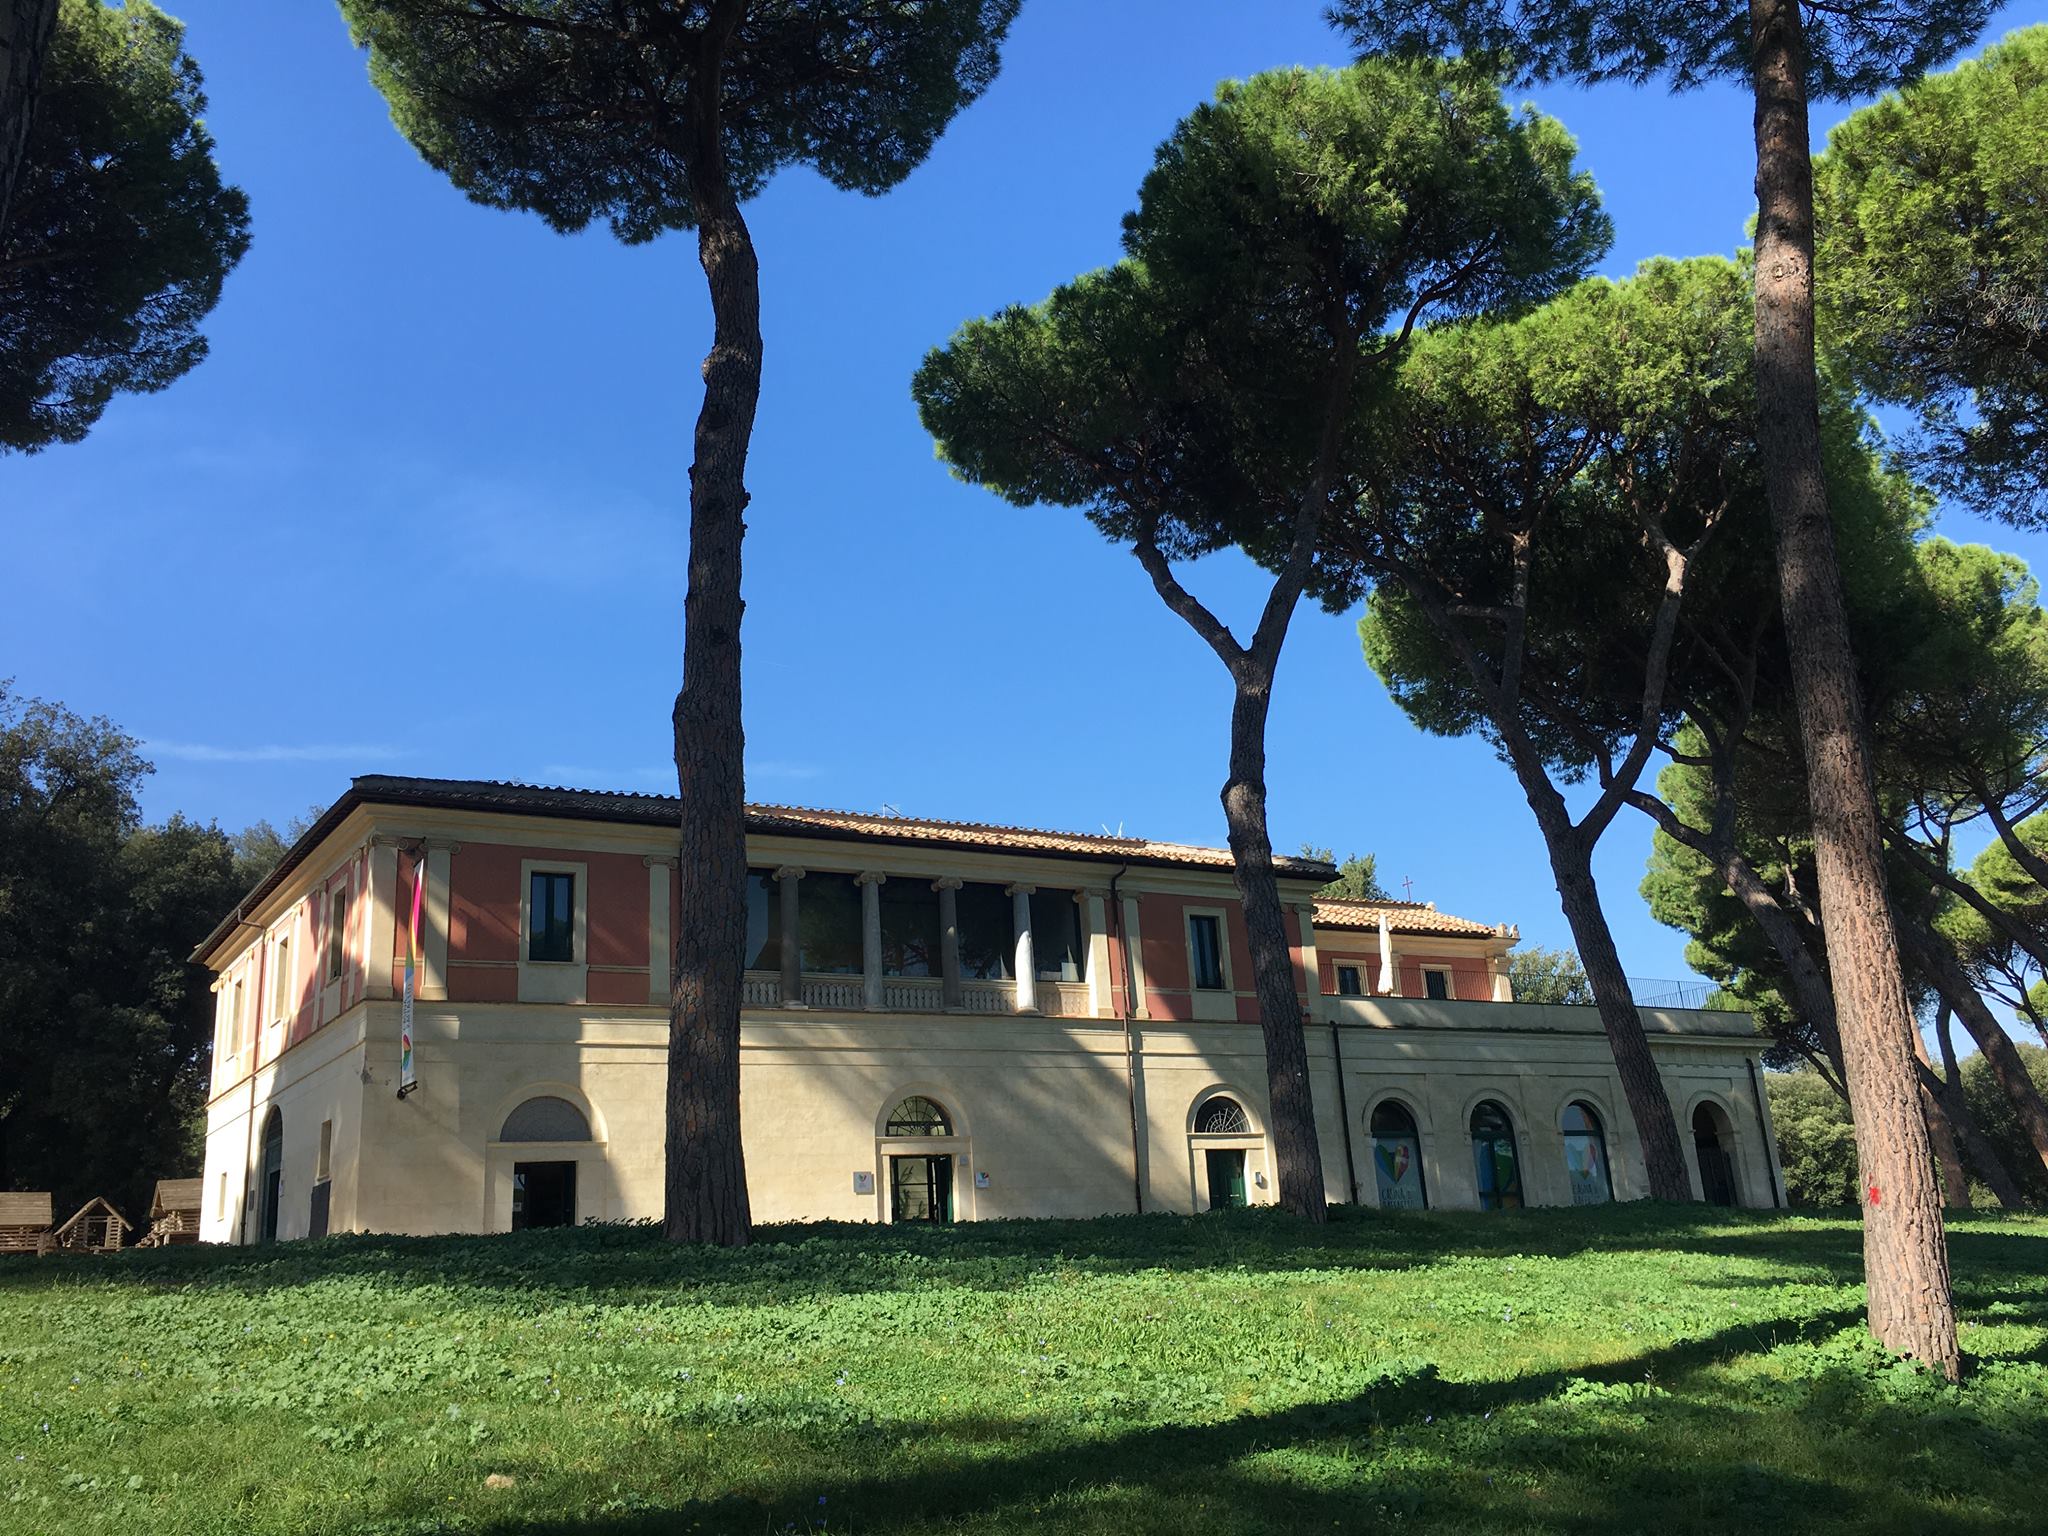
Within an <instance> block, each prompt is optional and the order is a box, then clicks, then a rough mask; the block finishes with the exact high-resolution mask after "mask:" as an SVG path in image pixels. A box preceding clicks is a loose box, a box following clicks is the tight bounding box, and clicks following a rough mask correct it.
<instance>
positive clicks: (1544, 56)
mask: <svg viewBox="0 0 2048 1536" xmlns="http://www.w3.org/2000/svg"><path fill="white" fill-rule="evenodd" d="M1800 9H1801V13H1802V20H1803V22H1804V26H1805V33H1806V51H1807V64H1808V68H1807V92H1808V94H1809V95H1811V96H1813V97H1816V98H1820V97H1826V98H1832V99H1835V100H1844V99H1850V98H1854V97H1858V96H1869V95H1873V94H1875V93H1876V92H1878V91H1882V90H1887V89H1889V88H1890V87H1892V86H1894V85H1897V84H1899V83H1900V82H1901V81H1904V80H1910V79H1912V78H1914V77H1915V76H1917V75H1919V74H1921V73H1922V72H1924V71H1926V70H1928V69H1931V68H1933V67H1934V66H1935V65H1936V64H1939V63H1941V62H1942V60H1944V59H1947V58H1949V57H1951V56H1952V55H1953V54H1954V53H1955V52H1956V51H1957V50H1958V49H1960V48H1964V47H1967V46H1968V45H1969V43H1970V41H1971V40H1972V39H1973V38H1974V37H1976V35H1977V33H1978V31H1979V29H1981V28H1982V27H1983V25H1984V23H1985V21H1986V20H1987V19H1989V17H1990V16H1991V14H1992V12H1994V11H1995V10H1997V9H1998V7H1997V5H1996V4H1993V3H1990V0H1966V3H1960V4H1958V3H1955V0H1948V3H1932V4H1926V5H1910V4H1906V3H1903V0H1803V3H1802V4H1801V7H1800ZM1329 15H1330V20H1331V21H1332V22H1333V23H1334V24H1335V25H1336V26H1338V27H1339V28H1340V29H1342V30H1343V31H1345V32H1348V33H1349V34H1350V35H1351V37H1352V39H1353V41H1354V42H1355V43H1356V44H1357V46H1358V48H1359V50H1360V51H1361V52H1364V53H1422V54H1446V53H1462V54H1469V55H1474V56H1477V57H1481V58H1487V59H1491V60H1494V61H1495V62H1496V63H1497V64H1498V65H1500V66H1501V67H1502V68H1503V69H1505V70H1507V71H1508V72H1510V73H1512V74H1513V75H1514V76H1515V77H1516V78H1518V79H1524V80H1572V81H1580V82H1583V83H1586V84H1594V83H1597V82H1600V81H1605V80H1622V81H1627V82H1628V83H1629V84H1631V85H1643V84H1647V83H1648V82H1649V81H1652V80H1665V81H1667V82H1668V83H1669V84H1670V86H1671V88H1672V89H1673V90H1680V91H1683V90H1690V89H1692V88H1693V87H1695V86H1700V85H1704V84H1705V83H1706V82H1707V81H1709V80H1723V79H1734V80H1740V81H1744V82H1747V81H1748V80H1749V78H1750V13H1749V5H1748V4H1747V0H1628V3H1620V0H1339V3H1337V4H1335V5H1332V6H1331V7H1330V8H1329Z"/></svg>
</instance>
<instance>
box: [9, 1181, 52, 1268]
mask: <svg viewBox="0 0 2048 1536" xmlns="http://www.w3.org/2000/svg"><path fill="white" fill-rule="evenodd" d="M54 1246H55V1239H54V1238H53V1237H52V1235H51V1233H50V1192H49V1191H48V1190H47V1189H45V1190H39V1191H36V1192H34V1193H28V1192H24V1191H16V1192H0V1253H34V1254H44V1253H48V1252H49V1251H50V1249H51V1248H52V1247H54Z"/></svg>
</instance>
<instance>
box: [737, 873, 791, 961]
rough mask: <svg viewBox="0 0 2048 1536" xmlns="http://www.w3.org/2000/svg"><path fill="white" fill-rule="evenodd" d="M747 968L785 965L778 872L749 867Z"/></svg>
mask: <svg viewBox="0 0 2048 1536" xmlns="http://www.w3.org/2000/svg"><path fill="white" fill-rule="evenodd" d="M746 955H747V969H748V970H750V971H779V970H781V969H782V892H781V889H780V887H779V886H778V885H777V884H776V881H775V872H774V871H773V870H767V869H750V870H748V871H747V949H746Z"/></svg>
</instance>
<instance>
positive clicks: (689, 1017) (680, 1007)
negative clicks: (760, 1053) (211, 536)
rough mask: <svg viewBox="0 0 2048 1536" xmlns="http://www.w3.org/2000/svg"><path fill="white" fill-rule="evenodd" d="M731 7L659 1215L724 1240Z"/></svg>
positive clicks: (742, 1173)
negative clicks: (727, 132)
mask: <svg viewBox="0 0 2048 1536" xmlns="http://www.w3.org/2000/svg"><path fill="white" fill-rule="evenodd" d="M743 10H744V6H743V5H739V6H735V5H730V4H723V5H720V6H719V7H718V8H717V11H716V12H715V13H714V15H713V17H712V19H711V20H710V21H709V22H707V23H706V33H707V38H706V49H705V62H704V64H703V65H702V66H701V67H700V72H699V76H698V79H697V81H696V82H695V89H694V90H693V93H692V97H693V102H692V105H693V113H692V117H693V122H692V128H693V138H694V141H695V151H696V152H695V154H694V156H693V158H692V160H691V165H690V172H691V176H690V187H691V193H692V196H693V198H694V200H695V202H696V212H697V256H698V260H699V261H700V262H701V263H702V264H703V267H704V276H705V279H706V281H707V282H708V283H709V285H710V289H711V312H712V321H713V324H712V341H711V351H710V354H709V355H708V356H707V357H706V358H705V359H704V400H703V404H702V405H701V407H700V408H699V410H698V413H697V436H696V459H695V462H694V463H692V464H691V466H690V565H689V591H688V594H687V596H686V597H685V599H684V605H683V687H682V692H681V693H680V694H678V695H677V697H676V705H675V758H676V788H677V790H678V792H679V793H680V794H681V796H682V802H683V809H682V826H681V834H682V838H681V851H680V883H679V897H680V899H679V901H678V903H677V907H678V910H677V913H676V925H675V933H676V938H675V974H674V976H673V978H672V979H671V991H670V994H669V1026H668V1033H669V1059H668V1146H667V1162H666V1175H667V1177H666V1189H665V1194H666V1208H667V1217H666V1228H667V1234H668V1238H669V1241H671V1242H678V1243H685V1242H690V1243H718V1244H722V1245H725V1246H728V1247H737V1246H739V1245H741V1244H744V1243H746V1242H747V1241H748V1240H749V1239H750V1237H751V1236H752V1233H753V1214H752V1211H751V1209H750V1207H749V1205H748V1202H747V1172H746V1161H745V1155H744V1152H743V1150H742V1147H741V1142H740V984H741V970H742V967H743V966H744V964H745V956H744V954H743V951H744V949H745V947H746V928H747V905H746V881H747V830H746V768H745V761H746V759H745V739H744V736H743V734H742V732H741V727H740V615H741V610H742V607H743V604H742V603H741V601H740V543H741V540H742V538H743V537H744V536H745V533H746V521H745V518H746V509H747V490H746V469H747V446H748V444H749V442H750V441H751V440H752V437H753V431H754V409H755V406H756V405H757V403H758V402H759V400H760V395H761V274H760V267H759V264H758V262H757V261H756V260H755V256H754V243H753V238H752V236H751V235H750V234H749V233H748V231H747V224H746V220H745V219H744V218H743V217H742V216H741V213H740V208H739V203H738V201H737V199H736V198H735V197H734V195H733V191H732V188H731V186H730V184H729V182H728V180H727V175H726V168H725V156H724V149H723V143H722V140H721V137H720V134H721V127H720V124H719V120H718V105H717V104H718V96H719V81H720V73H721V68H722V55H723V46H724V39H723V38H721V37H719V36H718V28H719V25H720V21H721V16H720V15H719V14H718V13H724V17H723V19H724V21H725V36H726V37H729V36H730V34H731V28H732V27H733V26H735V25H737V21H738V13H739V12H741V11H743Z"/></svg>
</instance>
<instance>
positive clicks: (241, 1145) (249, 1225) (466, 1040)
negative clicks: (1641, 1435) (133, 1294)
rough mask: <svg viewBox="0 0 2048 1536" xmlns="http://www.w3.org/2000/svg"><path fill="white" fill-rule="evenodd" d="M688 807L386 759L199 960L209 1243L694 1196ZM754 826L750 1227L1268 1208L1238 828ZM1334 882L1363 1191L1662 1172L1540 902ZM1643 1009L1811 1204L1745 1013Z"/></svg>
mask: <svg viewBox="0 0 2048 1536" xmlns="http://www.w3.org/2000/svg"><path fill="white" fill-rule="evenodd" d="M676 814H677V808H676V803H675V801H674V800H673V799H671V798H667V797H661V796H653V795H626V794H605V793H595V792H588V791H581V790H564V789H539V788H530V787H525V786H519V785H510V784H496V783H476V782H467V781H452V780H433V779H413V778H393V777H382V776H379V777H367V778H359V779H357V780H355V781H354V784H353V785H352V787H351V788H350V789H349V790H348V792H347V793H346V794H344V795H343V796H342V797H341V799H340V800H338V801H336V802H335V804H334V805H333V806H332V807H330V808H329V809H328V811H327V812H326V813H325V814H324V815H323V816H321V817H320V819H319V820H318V822H316V823H315V825H314V826H313V827H312V828H311V829H310V830H309V831H308V832H307V833H306V835H305V836H304V837H302V838H301V839H300V840H299V841H298V843H297V844H296V845H295V846H294V847H293V848H292V849H291V851H290V852H289V853H288V854H287V855H286V857H285V858H284V860H283V862H282V863H281V864H280V865H279V866H278V868H277V869H276V870H275V871H274V872H273V873H272V874H271V875H270V876H269V877H268V878H266V879H265V880H264V881H263V882H262V883H261V884H260V885H259V886H258V887H257V888H256V889H255V890H254V891H252V892H251V893H250V894H249V896H248V897H247V898H246V899H245V900H244V901H243V902H242V903H241V905H240V906H238V907H237V908H236V910H235V911H234V912H232V913H230V914H229V915H228V916H227V917H226V918H224V919H223V920H222V922H221V923H220V925H219V927H218V928H217V929H216V930H215V931H214V933H213V934H212V935H211V936H210V937H209V938H208V939H207V940H206V942H205V943H204V944H202V945H201V946H200V948H199V949H198V951H197V952H196V954H195V959H196V960H198V961H199V962H201V963H203V964H205V965H207V966H208V967H210V968H211V969H212V970H213V971H214V973H215V976H216V980H215V991H216V994H217V997H218V1025H217V1032H216V1036H215V1046H214V1053H213V1079H212V1084H211V1095H210V1100H209V1104H208V1111H207V1134H206V1169H205V1175H204V1190H203V1206H202V1222H201V1228H202V1236H203V1237H204V1238H205V1239H207V1240H210V1241H216V1242H255V1241H261V1240H265V1239H269V1238H286V1237H303V1236H307V1235H309V1234H312V1235H318V1234H321V1233H325V1232H331V1231H333V1232H339V1231H374V1232H412V1233H430V1232H493V1231H505V1230H508V1229H511V1228H516V1227H523V1226H538V1225H549V1224H561V1223H565V1222H573V1221H605V1220H630V1219H637V1218H646V1217H656V1216H659V1215H660V1213H661V1205H662V1152H663V1139H664V1105H665V1087H666V1065H667V1039H668V1016H667V1002H668V997H667V994H668V957H669V954H670V948H671V937H672V934H673V932H674V924H675V923H676V922H678V921H686V920H687V914H684V913H679V912H678V910H677V887H676V870H675V860H676V853H675V849H676V841H675V831H674V828H675V822H676ZM747 848H748V860H749V865H750V868H749V872H748V876H747V897H748V903H749V905H748V932H747V940H746V945H747V970H746V977H745V1007H744V1012H743V1014H742V1017H741V1102H742V1110H743V1135H744V1140H745V1147H746V1160H747V1174H748V1180H749V1188H750V1195H751V1200H752V1205H753V1211H754V1216H755V1219H756V1220H759V1221H787V1220H798V1219H819V1218H834V1219H842V1220H855V1221H863V1220H864V1221H905V1220H977V1219H989V1218H993V1217H1005V1216H1095V1215H1100V1214H1103V1213H1110V1212H1127V1211H1135V1210H1144V1211H1154V1210H1176V1211H1197V1210H1204V1209H1207V1208H1209V1207H1211V1206H1216V1205H1227V1204H1242V1203H1253V1204H1258V1203H1264V1202H1267V1201H1270V1200H1272V1199H1273V1198H1274V1194H1275V1191H1274V1188H1273V1163H1272V1155H1271V1144H1270V1138H1269V1134H1268V1126H1267V1122H1266V1112H1265V1105H1266V1072H1265V1059H1264V1051H1263V1044H1262V1039H1261V1032H1260V1029H1259V1024H1258V1018H1259V1014H1258V1005H1257V999H1256V997H1255V995H1254V993H1253V990H1252V984H1251V973H1252V967H1251V954H1250V950H1249V946H1248V944H1247V940H1246V936H1245V929H1244V923H1243V919H1242V916H1241V914H1240V911H1239V907H1238V901H1237V893H1236V890H1235V887H1234V885H1233V883H1232V878H1231V864H1230V856H1229V854H1228V853H1227V852H1225V851H1223V850H1221V849H1215V848H1197V847H1188V846H1182V845H1178V844H1163V843H1153V842H1147V841H1144V840H1142V839H1138V838H1127V837H1108V836H1093V835H1083V834H1075V833H1061V832H1041V831H1032V830H1026V829H1021V828H1015V827H1001V826H983V825H976V824H967V823H959V822H944V821H923V820H917V819H914V818H909V817H899V816H873V815H858V814H851V813H846V812H838V811H817V810H802V809H795V808H789V807H783V806H752V807H749V809H748V822H747ZM1332 873H1333V872H1332V871H1331V869H1330V868H1329V866H1328V865H1326V864H1322V863H1319V862H1316V861H1313V860H1302V859H1282V860H1280V861H1279V879H1280V888H1281V893H1282V897H1283V900H1284V902H1285V904H1286V908H1287V918H1286V921H1287V937H1288V944H1289V950H1290V955H1291V958H1292V960H1293V963H1294V966H1295V974H1296V976H1297V978H1298V986H1299V991H1300V995H1301V998H1302V1002H1303V1007H1304V1013H1305V1018H1306V1020H1307V1025H1306V1028H1307V1040H1308V1047H1309V1058H1310V1063H1311V1071H1312V1078H1313V1091H1314V1097H1315V1107H1316V1115H1317V1128H1318V1132H1319V1135H1320V1138H1321V1143H1322V1156H1323V1167H1324V1171H1325V1177H1326V1179H1327V1182H1328V1191H1327V1192H1328V1196H1329V1198H1330V1199H1331V1200H1333V1201H1355V1202H1360V1203H1365V1204H1380V1205H1403V1206H1422V1205H1430V1206H1443V1207H1500V1206H1513V1205H1519V1204H1524V1203H1526V1204H1537V1205H1550V1204H1564V1203H1569V1202H1573V1201H1589V1200H1605V1199H1610V1198H1612V1199H1631V1198H1636V1197H1639V1196H1641V1195H1642V1194H1643V1193H1644V1192H1645V1180H1644V1177H1643V1172H1642V1159H1641V1155H1640V1151H1639V1149H1638V1147H1637V1144H1636V1137H1635V1133H1634V1128H1633V1126H1632V1124H1631V1122H1630V1118H1629V1115H1628V1112H1627V1108H1626V1105H1625V1104H1624V1102H1623V1100H1622V1096H1621V1088H1620V1082H1619V1079H1618V1076H1617V1074H1616V1072H1615V1068H1614V1063H1613V1060H1612V1057H1611V1055H1610V1053H1609V1050H1608V1046H1607V1042H1606V1038H1605V1036H1604V1035H1603V1033H1602V1031H1601V1027H1600V1021H1599V1016H1598V1014H1597V1013H1596V1011H1595V1010H1593V1009H1591V1008H1584V1007H1561V1006H1551V1005H1538V1004H1528V1003H1517V1002H1516V1001H1514V999H1513V994H1512V989H1511V986H1510V983H1509V978H1508V963H1507V955H1508V951H1509V949H1510V948H1511V947H1512V945H1513V944H1514V942H1515V941H1516V938H1517V936H1518V935H1517V934H1516V932H1515V930H1514V929H1512V928H1509V927H1505V926H1490V925H1487V924H1484V923H1478V922H1471V921H1467V920H1465V919H1463V918H1457V917H1452V916H1450V915H1448V914H1446V913H1441V912H1438V911H1436V910H1435V909H1434V908H1433V907H1431V906H1428V905H1422V904H1416V903H1407V902H1373V903H1359V902H1333V901H1322V900H1319V899H1318V898H1317V894H1316V893H1317V890H1318V888H1319V887H1321V886H1322V885H1323V884H1325V883H1326V882H1327V881H1329V880H1330V879H1331V877H1332ZM416 892H417V908H418V912H419V919H418V927H417V930H416V933H417V937H416V939H415V930H414V928H413V917H412V914H413V910H414V907H415V893H416ZM415 943H416V944H417V954H418V965H417V969H416V974H415V988H414V1005H413V1039H414V1055H413V1063H412V1078H413V1080H412V1081H410V1082H409V1083H407V1084H405V1085H404V1086H405V1087H406V1089H407V1091H405V1092H404V1093H401V1092H400V1089H401V1073H402V1064H401V1055H400V1040H401V1021H402V1015H403V1011H404V1002H403V999H404V995H405V980H404V978H405V972H406V968H407V956H408V951H409V950H410V949H411V948H412V947H413V945H414V944H415ZM1644 1024H1645V1026H1646V1028H1647V1029H1648V1030H1649V1032H1650V1037H1651V1049H1652V1051H1653V1053H1654V1055H1655V1058H1656V1061H1657V1064H1658V1066H1659V1068H1660V1070H1661V1071H1662V1073H1663V1077H1664V1081H1665V1085H1666V1087H1667V1089H1668V1090H1669V1093H1670V1096H1671V1101H1672V1106H1673V1108H1674V1110H1675V1111H1676V1112H1677V1114H1678V1115H1679V1117H1680V1121H1681V1124H1682V1125H1683V1126H1684V1127H1685V1128H1686V1129H1687V1130H1688V1131H1689V1132H1690V1135H1689V1136H1687V1138H1686V1144H1687V1150H1688V1156H1689V1157H1690V1158H1691V1159H1692V1162H1693V1170H1692V1171H1693V1177H1694V1180H1695V1187H1696V1188H1697V1189H1698V1190H1699V1192H1700V1193H1701V1195H1702V1197H1703V1198H1706V1199H1710V1200H1715V1201H1718V1202H1721V1203H1724V1204H1742V1205H1757V1206H1771V1205H1776V1204H1779V1203H1781V1198H1780V1190H1781V1189H1782V1181H1781V1179H1780V1177H1779V1172H1778V1167H1777V1161H1776V1158H1777V1154H1776V1148H1775V1145H1774V1142H1773V1138H1772V1134H1771V1129H1770V1119H1769V1110H1768V1106H1767V1102H1766V1100H1765V1098H1764V1095H1763V1094H1762V1091H1761V1083H1760V1080H1759V1076H1758V1074H1759V1070H1760V1060H1761V1053H1762V1051H1763V1049H1764V1047H1765V1043H1766V1042H1765V1041H1764V1039H1763V1037H1761V1036H1760V1035H1758V1034H1757V1033H1756V1032H1755V1031H1754V1028H1753V1025H1752V1024H1751V1021H1750V1020H1749V1018H1748V1016H1747V1015H1745V1014H1738V1013H1719V1012H1701V1011H1690V1010H1681V1009H1646V1010H1645V1011H1644Z"/></svg>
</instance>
